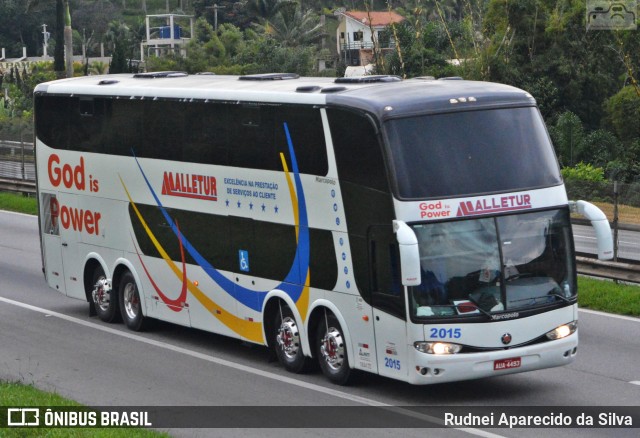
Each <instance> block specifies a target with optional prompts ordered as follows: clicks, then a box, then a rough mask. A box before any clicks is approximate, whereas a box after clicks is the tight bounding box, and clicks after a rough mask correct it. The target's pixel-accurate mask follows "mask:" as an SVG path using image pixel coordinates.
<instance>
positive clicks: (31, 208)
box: [0, 192, 38, 214]
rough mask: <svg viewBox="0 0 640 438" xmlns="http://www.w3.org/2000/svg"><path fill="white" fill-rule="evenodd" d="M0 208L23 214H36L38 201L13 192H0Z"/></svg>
mask: <svg viewBox="0 0 640 438" xmlns="http://www.w3.org/2000/svg"><path fill="white" fill-rule="evenodd" d="M0 210H9V211H16V212H18V213H25V214H38V201H37V200H36V198H35V197H27V196H22V195H18V194H15V193H6V192H0Z"/></svg>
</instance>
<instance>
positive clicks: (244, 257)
mask: <svg viewBox="0 0 640 438" xmlns="http://www.w3.org/2000/svg"><path fill="white" fill-rule="evenodd" d="M238 262H239V263H240V270H241V271H242V272H249V252H248V251H245V250H243V249H241V250H239V251H238Z"/></svg>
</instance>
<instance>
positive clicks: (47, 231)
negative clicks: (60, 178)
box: [40, 192, 66, 293]
mask: <svg viewBox="0 0 640 438" xmlns="http://www.w3.org/2000/svg"><path fill="white" fill-rule="evenodd" d="M40 210H41V215H40V217H41V220H42V223H41V224H40V230H41V232H42V236H41V239H42V256H43V258H44V269H45V276H46V278H47V283H48V284H49V287H51V288H53V289H55V290H57V291H59V292H61V293H66V288H65V281H64V278H65V277H64V267H63V265H62V242H61V238H60V218H59V214H60V204H59V202H58V199H57V196H56V195H55V194H54V193H46V192H41V193H40Z"/></svg>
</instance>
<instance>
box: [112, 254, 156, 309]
mask: <svg viewBox="0 0 640 438" xmlns="http://www.w3.org/2000/svg"><path fill="white" fill-rule="evenodd" d="M127 271H129V272H131V275H133V279H134V280H135V282H136V285H137V286H138V293H139V295H140V301H141V304H142V305H141V307H140V308H141V310H142V311H143V312H142V314H143V315H144V316H146V315H148V312H147V307H146V305H147V302H146V299H145V294H144V290H143V288H142V282H141V281H140V276H139V275H138V272H137V271H136V269H135V268H134V267H133V264H132V263H131V262H130V261H129V260H127V259H125V258H122V257H121V258H119V259H117V260H116V261H115V263H114V268H113V277H112V278H111V284H112V285H113V289H114V290H117V291H118V296H120V291H119V290H118V289H119V287H120V280H121V279H122V276H123V275H124V273H125V272H127Z"/></svg>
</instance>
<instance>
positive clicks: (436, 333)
mask: <svg viewBox="0 0 640 438" xmlns="http://www.w3.org/2000/svg"><path fill="white" fill-rule="evenodd" d="M461 336H462V329H460V328H448V329H446V328H441V329H439V328H435V327H433V328H431V332H430V335H429V337H430V338H432V339H446V338H453V339H460V337H461Z"/></svg>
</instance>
